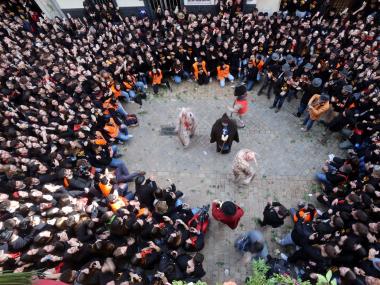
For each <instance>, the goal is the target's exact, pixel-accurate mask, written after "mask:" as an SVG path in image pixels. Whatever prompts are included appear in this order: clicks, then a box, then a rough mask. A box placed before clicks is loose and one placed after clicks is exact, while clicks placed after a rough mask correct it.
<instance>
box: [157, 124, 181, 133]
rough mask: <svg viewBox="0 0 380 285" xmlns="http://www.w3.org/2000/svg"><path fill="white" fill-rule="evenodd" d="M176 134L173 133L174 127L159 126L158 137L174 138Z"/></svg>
mask: <svg viewBox="0 0 380 285" xmlns="http://www.w3.org/2000/svg"><path fill="white" fill-rule="evenodd" d="M175 135H177V132H176V131H175V127H173V126H170V125H168V126H161V130H160V136H175Z"/></svg>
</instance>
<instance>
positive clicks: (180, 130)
mask: <svg viewBox="0 0 380 285" xmlns="http://www.w3.org/2000/svg"><path fill="white" fill-rule="evenodd" d="M178 118H179V119H178V126H177V129H176V130H177V134H178V137H179V140H180V141H181V143H182V144H183V145H184V146H185V147H187V146H188V145H189V144H190V139H191V138H192V137H193V136H194V134H195V130H196V128H197V125H196V122H195V116H194V114H193V113H192V112H191V110H190V108H182V109H181V112H180V113H179V117H178Z"/></svg>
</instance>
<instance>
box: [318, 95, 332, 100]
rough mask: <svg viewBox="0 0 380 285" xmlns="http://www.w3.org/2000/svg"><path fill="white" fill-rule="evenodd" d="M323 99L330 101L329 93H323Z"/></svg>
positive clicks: (321, 98)
mask: <svg viewBox="0 0 380 285" xmlns="http://www.w3.org/2000/svg"><path fill="white" fill-rule="evenodd" d="M319 99H320V100H321V101H330V96H329V94H327V93H322V94H321V97H320V98H319Z"/></svg>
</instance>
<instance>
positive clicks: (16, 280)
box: [0, 271, 36, 285]
mask: <svg viewBox="0 0 380 285" xmlns="http://www.w3.org/2000/svg"><path fill="white" fill-rule="evenodd" d="M35 275H36V272H19V273H13V272H8V271H4V272H1V273H0V285H31V284H32V278H33V276H35Z"/></svg>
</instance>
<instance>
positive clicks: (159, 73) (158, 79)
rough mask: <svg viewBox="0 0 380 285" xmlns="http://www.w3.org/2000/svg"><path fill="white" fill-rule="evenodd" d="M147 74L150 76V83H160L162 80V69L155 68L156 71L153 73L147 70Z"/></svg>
mask: <svg viewBox="0 0 380 285" xmlns="http://www.w3.org/2000/svg"><path fill="white" fill-rule="evenodd" d="M149 76H150V77H152V84H153V85H160V84H161V81H162V71H161V70H160V69H157V73H153V72H152V71H149Z"/></svg>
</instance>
